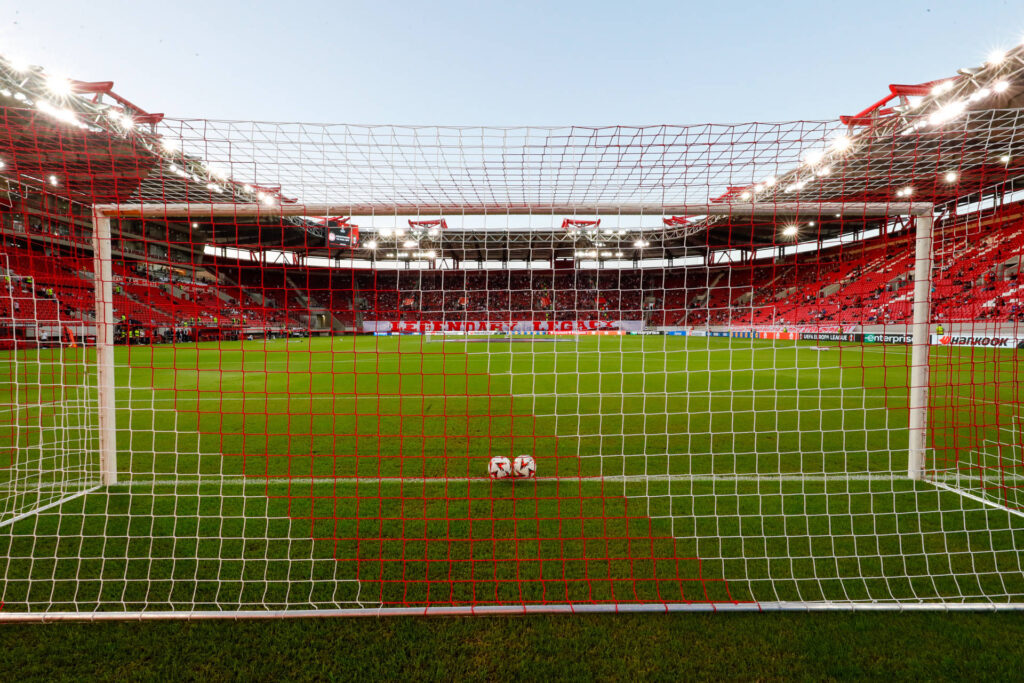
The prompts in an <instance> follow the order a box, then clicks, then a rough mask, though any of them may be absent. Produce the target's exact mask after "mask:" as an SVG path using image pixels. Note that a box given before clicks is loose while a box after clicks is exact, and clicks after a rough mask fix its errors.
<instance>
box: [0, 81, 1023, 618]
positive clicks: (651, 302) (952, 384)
mask: <svg viewBox="0 0 1024 683" xmlns="http://www.w3.org/2000/svg"><path fill="white" fill-rule="evenodd" d="M945 95H946V93H945V92H943V93H940V94H936V95H930V96H927V97H925V98H924V100H923V104H922V105H921V107H922V108H920V109H918V110H917V113H915V114H914V115H910V114H907V115H900V116H894V117H892V118H891V119H886V120H884V121H880V122H876V123H875V124H873V125H859V124H857V123H856V122H855V123H854V124H852V125H850V126H842V125H839V124H835V123H831V122H829V123H825V122H794V123H785V124H770V125H769V124H745V125H702V126H658V127H650V128H627V127H613V128H514V129H488V128H432V127H431V128H411V127H410V128H403V127H392V126H387V127H359V126H345V125H339V126H327V125H300V124H271V123H253V122H222V121H205V120H204V121H197V120H187V121H186V120H167V119H165V120H163V121H160V122H159V123H157V122H149V123H146V124H141V123H137V122H132V121H131V120H130V119H129V118H127V117H128V116H129V114H130V112H128V113H126V112H125V111H123V110H121V109H117V108H105V106H100V105H97V104H94V103H91V102H89V101H86V100H84V99H83V98H79V97H76V96H72V98H71V100H72V101H71V102H69V103H65V104H63V105H61V106H62V107H63V108H57V109H55V108H54V106H56V105H49V107H44V106H41V105H38V104H36V105H33V106H29V107H28V108H26V106H25V103H24V102H22V103H21V104H20V108H18V107H15V106H10V107H8V108H6V109H4V117H3V118H2V119H0V133H2V134H0V161H2V163H3V167H2V169H0V174H2V176H3V182H4V183H5V185H4V188H5V191H4V192H3V193H2V194H3V199H4V203H5V206H3V207H2V208H0V221H2V226H0V231H2V233H0V237H2V245H3V248H2V253H3V259H4V260H3V264H2V265H3V273H4V282H5V284H6V291H3V292H0V294H2V295H3V297H2V302H0V337H2V343H3V346H4V348H3V350H2V352H0V353H2V358H3V364H2V366H0V396H2V398H3V405H2V406H0V449H2V451H3V456H4V462H3V465H2V468H0V491H2V492H0V601H2V605H3V609H2V610H0V619H4V618H9V619H19V618H25V619H30V618H39V617H41V616H45V617H47V618H79V617H88V618H106V617H121V616H126V615H132V616H136V617H138V616H142V617H166V616H182V617H184V616H209V615H216V614H236V615H237V614H249V613H258V614H264V615H285V614H304V613H312V614H363V613H445V612H457V613H461V612H500V611H561V610H565V611H588V610H595V611H605V610H607V611H622V610H639V611H642V610H651V611H663V610H684V609H693V610H728V609H787V608H800V609H804V608H808V607H831V608H862V607H880V606H881V607H890V608H913V607H919V608H942V609H949V608H953V607H967V608H978V607H988V608H1006V607H1020V606H1021V605H1024V599H1022V595H1024V572H1022V566H1021V561H1020V557H1021V551H1022V546H1021V544H1022V539H1024V519H1022V512H1021V508H1022V502H1024V494H1022V493H1021V482H1022V477H1024V455H1022V445H1024V435H1022V427H1021V419H1022V410H1021V402H1020V397H1021V387H1020V378H1021V360H1020V353H1021V352H1020V351H1019V350H1018V347H1019V346H1021V345H1022V344H1024V331H1022V330H1021V329H1020V321H1021V319H1022V316H1024V312H1022V308H1021V306H1022V293H1021V287H1022V286H1024V284H1022V281H1021V280H1019V271H1020V264H1021V257H1022V252H1024V217H1022V216H1024V205H1022V204H1021V203H1020V198H1019V196H1018V188H1017V186H1016V184H1015V182H1016V178H1017V175H1018V172H1019V168H1020V167H1019V165H1018V161H1017V159H1016V157H1015V156H1014V155H1013V149H1015V146H1017V145H1019V143H1020V141H1019V139H1018V138H1019V136H1020V133H1019V132H1018V131H1019V130H1021V128H1020V126H1019V124H1018V121H1017V118H1018V112H1017V111H1012V110H981V109H979V110H977V111H974V110H971V111H960V112H958V113H957V115H955V116H953V115H950V116H944V117H936V116H934V115H932V114H930V113H929V112H931V111H934V110H935V109H936V108H937V107H939V106H940V105H941V104H942V100H941V97H942V96H945ZM964 96H965V97H966V96H967V95H964ZM973 101H974V100H972V102H973ZM30 104H31V103H30ZM521 456H529V458H531V459H532V460H533V462H534V464H535V472H533V471H531V470H530V468H529V466H528V461H527V460H523V459H521ZM503 458H506V459H507V460H508V462H507V463H504V464H503V461H502V460H501V459H503ZM495 459H497V460H495Z"/></svg>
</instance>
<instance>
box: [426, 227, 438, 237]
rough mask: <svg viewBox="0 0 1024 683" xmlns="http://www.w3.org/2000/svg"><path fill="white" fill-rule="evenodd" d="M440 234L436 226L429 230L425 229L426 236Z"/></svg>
mask: <svg viewBox="0 0 1024 683" xmlns="http://www.w3.org/2000/svg"><path fill="white" fill-rule="evenodd" d="M440 234H441V231H440V230H438V229H437V228H431V229H430V230H427V236H428V237H437V236H438V235H440Z"/></svg>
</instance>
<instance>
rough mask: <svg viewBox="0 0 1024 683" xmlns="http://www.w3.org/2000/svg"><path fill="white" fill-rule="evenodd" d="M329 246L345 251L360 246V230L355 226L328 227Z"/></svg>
mask: <svg viewBox="0 0 1024 683" xmlns="http://www.w3.org/2000/svg"><path fill="white" fill-rule="evenodd" d="M327 246H328V247H329V248H331V249H344V248H348V247H358V246H359V228H357V227H356V226H354V225H328V226H327Z"/></svg>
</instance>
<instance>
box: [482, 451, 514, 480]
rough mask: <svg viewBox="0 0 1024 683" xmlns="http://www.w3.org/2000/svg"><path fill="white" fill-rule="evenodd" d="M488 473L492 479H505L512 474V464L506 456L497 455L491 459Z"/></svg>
mask: <svg viewBox="0 0 1024 683" xmlns="http://www.w3.org/2000/svg"><path fill="white" fill-rule="evenodd" d="M487 473H488V474H489V475H490V477H491V479H504V478H505V477H508V476H509V475H511V474H512V463H511V462H509V459H508V458H506V457H505V456H504V455H496V456H494V457H493V458H491V462H490V464H489V465H488V466H487Z"/></svg>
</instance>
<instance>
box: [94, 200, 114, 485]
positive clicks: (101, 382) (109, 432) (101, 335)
mask: <svg viewBox="0 0 1024 683" xmlns="http://www.w3.org/2000/svg"><path fill="white" fill-rule="evenodd" d="M92 254H93V284H94V286H95V292H96V370H97V390H98V392H99V429H100V480H101V483H102V484H103V486H112V485H113V484H116V483H117V410H116V406H115V404H114V326H115V325H116V321H115V320H114V281H113V275H112V270H111V263H110V261H111V259H110V219H109V218H107V217H105V216H103V215H101V214H99V213H98V212H94V213H93V220H92Z"/></svg>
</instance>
